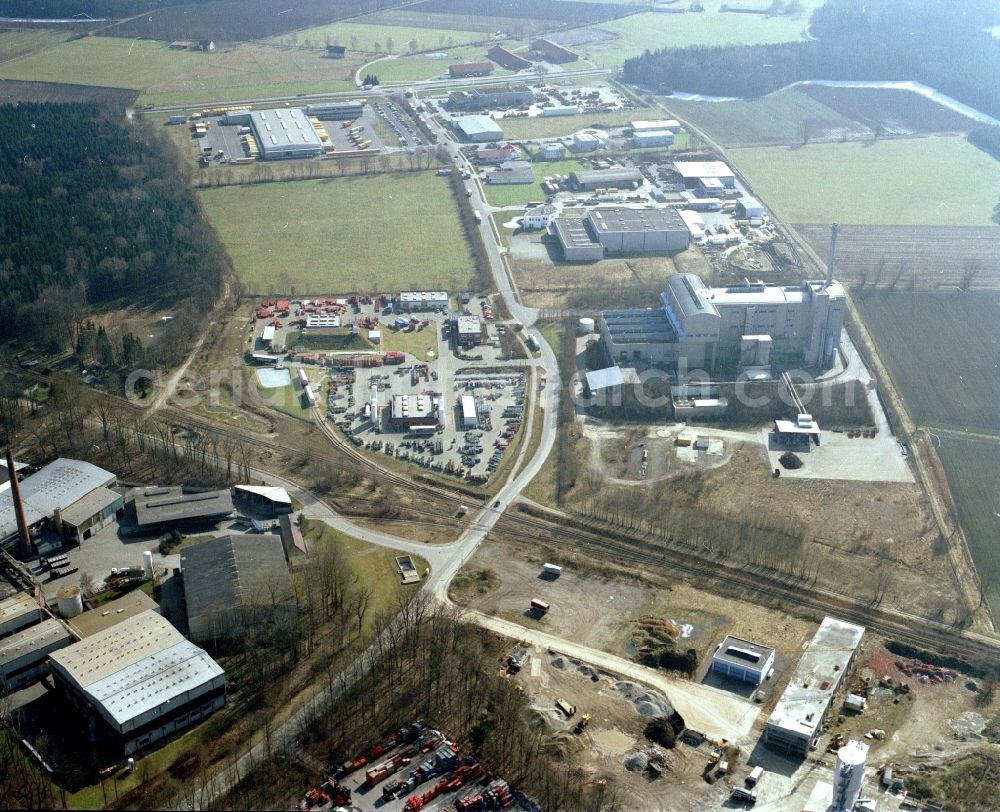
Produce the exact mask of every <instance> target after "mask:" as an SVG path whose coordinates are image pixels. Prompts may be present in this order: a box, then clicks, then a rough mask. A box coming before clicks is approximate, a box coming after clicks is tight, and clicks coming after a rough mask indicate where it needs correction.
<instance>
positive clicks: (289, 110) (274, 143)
mask: <svg viewBox="0 0 1000 812" xmlns="http://www.w3.org/2000/svg"><path fill="white" fill-rule="evenodd" d="M250 126H251V127H252V128H253V134H254V138H255V139H256V141H257V146H258V147H260V156H261V158H263V159H264V160H265V161H274V160H281V159H284V158H313V157H315V156H317V155H322V154H323V142H322V141H321V140H320V137H319V135H318V133H317V132H316V129H315V127H313V125H312V122H311V121H309V116H307V115H306V113H305V111H304V110H302V109H301V108H298V107H286V108H285V109H276V110H252V111H251V112H250Z"/></svg>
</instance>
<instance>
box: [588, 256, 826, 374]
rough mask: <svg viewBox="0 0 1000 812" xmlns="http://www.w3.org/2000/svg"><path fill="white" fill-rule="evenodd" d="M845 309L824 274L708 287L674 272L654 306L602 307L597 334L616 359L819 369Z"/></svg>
mask: <svg viewBox="0 0 1000 812" xmlns="http://www.w3.org/2000/svg"><path fill="white" fill-rule="evenodd" d="M844 308H845V299H844V289H843V287H841V285H840V283H839V282H836V281H834V280H832V279H830V278H827V279H826V280H819V281H806V282H803V283H802V284H801V285H766V284H764V283H763V282H746V283H745V284H742V285H733V286H730V287H725V288H709V287H706V286H705V283H704V282H702V280H701V279H700V278H699V277H697V276H696V275H694V274H676V275H674V276H671V277H669V278H668V279H667V284H666V289H665V290H664V292H663V293H662V294H660V307H659V308H649V309H644V310H609V311H605V312H604V313H602V314H601V334H602V336H603V338H604V341H605V346H606V348H607V350H608V352H609V354H610V357H611V360H612V361H614V362H616V363H626V364H630V365H634V364H635V363H646V364H652V365H656V366H666V367H683V368H685V369H704V370H708V371H712V370H715V369H717V368H718V367H720V366H723V365H726V364H741V365H744V366H767V365H769V364H770V362H771V358H772V356H774V357H776V358H782V359H788V360H794V361H797V362H802V363H804V364H805V365H807V366H817V367H820V368H824V369H825V368H828V367H830V366H831V365H832V364H833V362H834V359H835V357H836V351H837V345H838V344H839V343H840V336H841V331H842V329H843V325H844Z"/></svg>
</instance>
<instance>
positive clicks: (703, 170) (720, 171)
mask: <svg viewBox="0 0 1000 812" xmlns="http://www.w3.org/2000/svg"><path fill="white" fill-rule="evenodd" d="M674 169H675V170H676V171H677V173H678V174H679V175H680V176H681V177H682V178H684V182H685V184H686V185H687V186H689V187H691V186H695V185H697V183H698V181H699V180H701V179H703V178H714V179H716V180H719V181H721V182H722V183H723V185H725V186H727V187H728V186H733V185H734V184H735V183H736V175H735V174H734V173H733V170H732V169H730V168H729V166H728V165H727V164H726V163H724V162H723V161H674Z"/></svg>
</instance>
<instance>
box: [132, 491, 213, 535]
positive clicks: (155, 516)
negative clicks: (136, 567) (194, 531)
mask: <svg viewBox="0 0 1000 812" xmlns="http://www.w3.org/2000/svg"><path fill="white" fill-rule="evenodd" d="M130 495H131V497H132V498H133V500H134V502H135V519H136V523H137V524H138V525H139V526H140V527H142V528H144V529H148V528H157V527H159V528H164V527H171V526H180V525H185V524H187V525H192V524H206V523H211V522H217V521H220V520H222V519H224V518H226V517H227V516H230V515H231V514H232V512H233V497H232V496H231V495H230V493H229V491H227V490H221V491H200V492H189V491H186V490H185V489H184V488H183V487H180V486H177V487H167V488H156V487H153V488H136V489H135V490H134V491H132V493H131V494H130Z"/></svg>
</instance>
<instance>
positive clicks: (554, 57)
mask: <svg viewBox="0 0 1000 812" xmlns="http://www.w3.org/2000/svg"><path fill="white" fill-rule="evenodd" d="M531 50H532V52H533V53H534V54H535V56H536V57H537V58H538V59H544V60H545V61H546V62H553V63H556V64H559V63H563V62H576V60H578V59H579V58H580V56H579V54H576V53H574V52H573V51H571V50H569V48H563V46H562V45H559V44H558V43H556V42H553V41H552V40H550V39H536V40H535V41H534V42H533V43H531Z"/></svg>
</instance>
